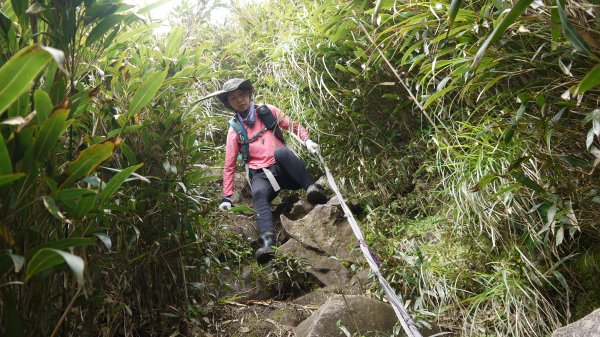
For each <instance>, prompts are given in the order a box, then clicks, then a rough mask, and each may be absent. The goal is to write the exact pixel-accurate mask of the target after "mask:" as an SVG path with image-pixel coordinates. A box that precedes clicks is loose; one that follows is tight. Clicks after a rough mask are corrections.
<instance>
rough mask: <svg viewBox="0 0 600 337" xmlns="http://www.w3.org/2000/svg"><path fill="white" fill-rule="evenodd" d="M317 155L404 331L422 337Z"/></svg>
mask: <svg viewBox="0 0 600 337" xmlns="http://www.w3.org/2000/svg"><path fill="white" fill-rule="evenodd" d="M317 156H318V157H319V160H320V161H321V164H322V165H323V169H324V170H325V175H326V176H327V181H328V182H329V186H330V187H331V189H332V190H333V192H335V195H336V196H337V198H338V200H339V201H340V204H341V205H342V209H343V210H344V214H345V215H346V218H347V219H348V222H349V223H350V227H352V231H353V232H354V235H355V236H356V238H357V239H358V242H359V244H360V249H361V251H362V252H363V255H364V256H365V258H366V259H367V262H368V263H369V266H370V267H371V270H372V271H373V273H374V274H375V275H376V276H377V279H378V280H379V283H380V284H381V287H382V288H383V291H384V292H385V294H386V296H387V299H388V300H389V301H390V304H391V305H392V308H393V309H394V312H395V313H396V316H398V319H399V321H400V324H401V325H402V328H403V329H404V332H406V335H407V336H408V337H421V336H422V335H421V333H420V332H419V329H417V327H416V325H415V323H414V322H413V320H412V318H411V317H410V315H409V314H408V312H406V309H405V308H404V303H403V302H402V299H401V298H400V297H398V295H396V293H395V292H394V290H393V289H392V287H391V286H390V284H389V283H388V282H387V280H386V279H385V278H384V277H383V275H381V272H380V271H379V263H378V262H377V261H376V259H377V258H376V257H375V254H374V253H373V252H372V251H371V249H370V248H369V246H368V245H367V243H366V242H365V240H364V238H363V234H362V232H361V230H360V227H359V226H358V223H357V222H356V220H355V219H354V216H353V215H352V212H351V211H350V209H349V208H348V206H347V205H346V201H345V200H344V198H343V197H342V193H340V190H339V189H338V187H337V184H336V183H335V180H334V179H333V175H331V172H330V171H329V168H328V167H327V164H325V159H323V156H322V155H321V153H320V151H317Z"/></svg>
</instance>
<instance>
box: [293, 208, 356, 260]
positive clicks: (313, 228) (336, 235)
mask: <svg viewBox="0 0 600 337" xmlns="http://www.w3.org/2000/svg"><path fill="white" fill-rule="evenodd" d="M281 224H282V225H283V230H284V232H285V233H286V234H287V235H288V236H289V237H292V238H294V239H296V240H297V241H298V242H300V243H301V244H302V245H303V246H305V247H307V248H309V249H313V250H317V251H319V252H321V253H323V254H325V255H328V256H335V257H337V258H339V259H340V260H342V261H347V262H351V263H355V262H357V258H356V257H357V256H360V250H358V249H355V250H354V251H352V250H353V248H354V247H355V246H357V244H356V238H355V236H354V233H353V232H352V228H351V227H350V224H349V223H348V220H346V218H345V217H344V216H343V212H341V211H340V210H339V209H338V208H337V207H336V206H332V205H318V206H317V207H315V208H314V209H313V210H312V211H311V212H310V213H308V214H307V215H306V216H305V217H304V218H302V219H299V220H296V221H293V220H290V219H289V218H287V217H285V216H283V215H282V216H281Z"/></svg>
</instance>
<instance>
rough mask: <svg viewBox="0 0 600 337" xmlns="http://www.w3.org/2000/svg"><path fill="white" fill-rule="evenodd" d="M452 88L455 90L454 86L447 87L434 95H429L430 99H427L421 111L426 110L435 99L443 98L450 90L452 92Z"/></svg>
mask: <svg viewBox="0 0 600 337" xmlns="http://www.w3.org/2000/svg"><path fill="white" fill-rule="evenodd" d="M454 88H456V87H455V86H449V87H447V88H444V89H442V90H440V91H438V92H436V93H435V94H433V95H431V97H429V98H428V99H427V101H426V102H425V104H423V109H426V108H427V107H428V106H429V105H431V103H433V102H434V101H435V100H436V99H438V98H440V97H442V96H444V95H445V94H446V93H447V92H448V91H450V90H454Z"/></svg>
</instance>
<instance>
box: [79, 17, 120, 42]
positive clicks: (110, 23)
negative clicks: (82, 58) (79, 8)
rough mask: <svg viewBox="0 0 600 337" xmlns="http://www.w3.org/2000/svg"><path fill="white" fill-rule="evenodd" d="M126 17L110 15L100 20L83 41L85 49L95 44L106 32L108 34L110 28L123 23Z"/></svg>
mask: <svg viewBox="0 0 600 337" xmlns="http://www.w3.org/2000/svg"><path fill="white" fill-rule="evenodd" d="M126 17H127V16H126V15H111V16H109V17H106V18H104V19H102V21H100V22H99V23H98V24H97V25H96V26H95V27H94V29H92V31H91V32H90V35H88V37H87V39H86V40H85V45H86V47H88V46H90V45H91V44H92V43H94V42H96V41H97V40H98V39H100V38H101V37H103V36H104V34H106V32H108V31H109V30H110V29H111V28H114V27H115V26H117V25H118V24H119V23H120V22H121V21H123V20H124V19H125V18H126Z"/></svg>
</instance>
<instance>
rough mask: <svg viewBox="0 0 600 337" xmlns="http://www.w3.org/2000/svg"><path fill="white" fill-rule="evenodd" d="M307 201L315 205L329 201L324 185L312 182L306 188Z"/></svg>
mask: <svg viewBox="0 0 600 337" xmlns="http://www.w3.org/2000/svg"><path fill="white" fill-rule="evenodd" d="M306 201H308V202H309V203H311V204H313V205H318V204H325V203H327V196H326V195H325V192H324V191H323V187H321V185H319V184H312V185H310V186H308V188H307V189H306Z"/></svg>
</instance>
